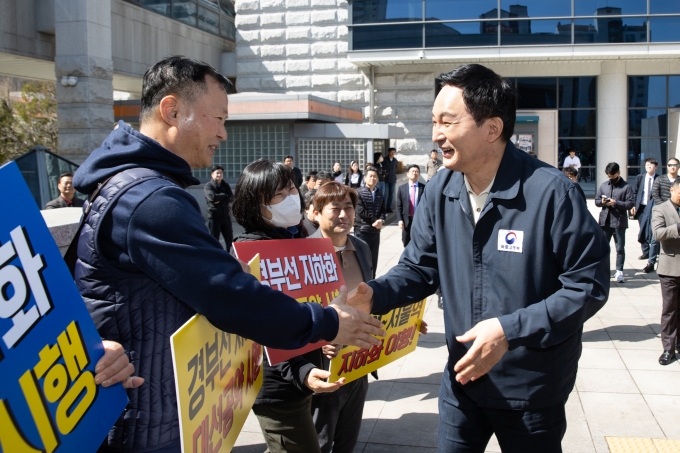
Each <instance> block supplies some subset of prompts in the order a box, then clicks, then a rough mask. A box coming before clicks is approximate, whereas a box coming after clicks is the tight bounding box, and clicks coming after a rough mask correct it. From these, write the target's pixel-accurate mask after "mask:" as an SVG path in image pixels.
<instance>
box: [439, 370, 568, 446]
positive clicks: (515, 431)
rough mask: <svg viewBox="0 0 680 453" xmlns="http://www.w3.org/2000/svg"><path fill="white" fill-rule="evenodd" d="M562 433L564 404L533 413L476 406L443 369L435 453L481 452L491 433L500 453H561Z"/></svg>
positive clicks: (531, 411)
mask: <svg viewBox="0 0 680 453" xmlns="http://www.w3.org/2000/svg"><path fill="white" fill-rule="evenodd" d="M566 431H567V419H566V414H565V412H564V403H562V404H557V405H555V406H550V407H545V408H540V409H534V410H506V409H492V408H484V407H479V406H477V403H475V402H474V401H473V400H472V399H471V398H470V397H468V396H467V394H466V393H465V391H464V390H463V389H462V386H461V385H460V384H458V383H457V382H455V380H453V381H452V379H451V375H450V374H449V372H448V366H447V369H446V371H445V372H444V376H443V378H442V385H441V387H440V390H439V448H438V449H437V451H438V452H439V453H483V452H484V450H485V449H486V445H487V444H488V443H489V439H490V438H491V435H492V434H496V438H497V439H498V443H499V445H500V447H501V450H502V451H503V453H534V452H536V453H538V452H540V453H561V452H562V438H563V437H564V433H565V432H566Z"/></svg>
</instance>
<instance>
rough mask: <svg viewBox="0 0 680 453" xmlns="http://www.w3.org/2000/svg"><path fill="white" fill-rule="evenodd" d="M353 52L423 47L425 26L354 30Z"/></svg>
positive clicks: (389, 26) (381, 26) (386, 26)
mask: <svg viewBox="0 0 680 453" xmlns="http://www.w3.org/2000/svg"><path fill="white" fill-rule="evenodd" d="M352 45H353V48H352V50H369V49H407V48H414V47H422V45H423V26H422V25H420V24H418V25H377V26H370V27H353V28H352Z"/></svg>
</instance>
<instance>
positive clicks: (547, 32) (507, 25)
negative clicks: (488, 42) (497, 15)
mask: <svg viewBox="0 0 680 453" xmlns="http://www.w3.org/2000/svg"><path fill="white" fill-rule="evenodd" d="M541 44H571V23H570V22H569V21H564V20H561V21H559V20H513V21H510V20H509V21H502V22H501V45H502V46H526V45H541Z"/></svg>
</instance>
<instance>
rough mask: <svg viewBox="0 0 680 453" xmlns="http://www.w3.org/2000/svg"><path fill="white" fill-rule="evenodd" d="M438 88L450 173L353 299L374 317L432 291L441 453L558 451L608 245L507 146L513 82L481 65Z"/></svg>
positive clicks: (549, 170) (572, 200)
mask: <svg viewBox="0 0 680 453" xmlns="http://www.w3.org/2000/svg"><path fill="white" fill-rule="evenodd" d="M438 82H439V83H438V85H439V87H438V88H439V90H438V94H437V96H436V99H435V103H434V107H433V109H432V119H433V133H432V134H433V136H432V139H433V141H434V142H435V143H436V144H437V145H438V146H439V147H440V148H441V149H442V154H443V158H444V166H445V167H446V169H444V170H442V171H440V172H438V173H437V175H436V176H435V177H434V178H432V181H430V182H429V183H428V185H427V189H426V190H425V191H424V192H423V196H422V199H421V201H420V205H419V207H418V209H417V210H416V213H415V216H414V219H413V226H412V227H411V242H410V243H409V245H408V246H407V247H406V249H405V250H404V253H403V254H402V256H401V259H400V260H399V263H398V264H397V265H396V266H395V267H393V268H392V269H391V270H390V272H388V273H387V274H386V275H384V276H383V277H381V278H379V279H377V280H374V281H372V282H369V284H368V285H367V286H364V285H360V286H359V288H358V291H357V292H356V293H351V294H350V297H349V298H348V303H350V304H353V305H355V306H357V307H360V308H362V309H363V310H370V311H371V312H373V313H376V314H382V313H386V312H387V311H389V310H391V309H393V308H395V307H397V306H404V305H406V304H409V303H412V302H413V301H416V300H420V299H422V298H423V297H426V296H428V295H429V294H432V293H433V292H434V290H435V288H436V287H437V286H438V285H439V284H440V283H441V289H442V295H443V296H444V323H445V329H446V343H447V346H448V350H449V360H448V363H447V365H446V367H445V369H444V374H443V378H442V385H441V389H440V393H439V449H438V451H439V452H446V453H451V452H462V451H465V452H471V453H472V452H474V453H481V452H483V451H484V450H485V448H486V444H487V443H488V441H489V438H490V437H491V435H492V433H495V434H496V438H497V439H498V442H499V444H500V447H501V450H503V451H504V452H542V453H555V452H561V451H562V449H561V439H562V437H563V436H564V433H565V430H566V419H565V411H564V405H565V403H566V401H567V398H568V396H569V393H570V392H571V390H572V389H573V387H574V381H575V379H576V370H577V365H578V359H579V356H580V354H581V335H582V332H583V323H584V322H585V321H586V320H587V319H588V318H590V317H591V316H593V315H594V314H595V313H596V312H597V311H598V310H599V309H600V308H601V307H602V306H603V305H604V303H605V301H606V300H607V296H608V293H609V284H610V280H609V247H608V246H607V243H606V242H605V238H604V235H603V234H602V233H601V231H600V229H599V227H598V225H597V223H596V222H595V221H594V219H593V217H592V215H591V214H590V213H589V212H588V208H587V207H586V204H585V203H584V202H583V199H582V198H581V195H580V194H579V193H578V192H577V191H576V189H575V188H574V185H573V184H572V183H571V181H569V180H568V179H567V178H566V177H565V176H564V175H563V174H562V173H561V172H560V171H558V170H557V169H555V168H553V167H551V166H549V165H547V164H545V163H543V162H541V161H540V160H538V159H535V158H533V157H531V156H529V155H528V154H527V153H524V152H522V151H519V150H517V149H516V148H515V147H514V145H513V144H512V142H511V141H510V137H511V136H512V134H513V129H514V123H515V117H516V105H517V101H516V95H515V91H514V89H513V87H512V85H511V84H509V83H508V82H507V81H506V80H504V79H502V78H501V77H500V76H498V75H497V74H495V73H494V72H493V71H491V70H490V69H487V68H485V67H484V66H481V65H464V66H461V67H459V68H457V69H455V70H454V71H452V72H450V73H448V74H442V75H441V76H440V79H439V81H438ZM449 170H454V171H449Z"/></svg>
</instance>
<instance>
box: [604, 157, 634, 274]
mask: <svg viewBox="0 0 680 453" xmlns="http://www.w3.org/2000/svg"><path fill="white" fill-rule="evenodd" d="M604 171H605V173H606V174H607V178H608V180H607V181H605V182H603V183H602V184H601V185H600V188H599V189H597V193H596V194H595V206H597V207H598V208H602V211H600V222H599V223H600V227H602V231H604V234H605V237H606V238H607V243H609V242H610V241H611V240H612V236H614V244H615V245H616V273H615V274H614V278H615V279H616V281H617V282H619V283H623V282H624V281H625V279H624V277H623V262H624V261H625V259H626V229H627V228H628V210H629V209H631V208H632V207H633V206H634V205H635V197H634V196H633V191H632V190H631V188H630V185H629V184H628V183H627V182H626V181H624V180H623V178H621V171H620V169H619V164H617V163H616V162H610V163H609V164H607V167H606V168H605V170H604Z"/></svg>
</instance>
